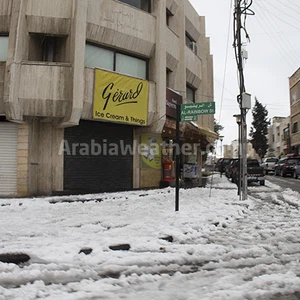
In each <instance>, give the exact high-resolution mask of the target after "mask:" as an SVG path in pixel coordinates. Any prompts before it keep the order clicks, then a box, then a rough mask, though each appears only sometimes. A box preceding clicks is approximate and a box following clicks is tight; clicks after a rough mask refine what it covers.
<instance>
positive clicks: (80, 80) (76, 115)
mask: <svg viewBox="0 0 300 300" xmlns="http://www.w3.org/2000/svg"><path fill="white" fill-rule="evenodd" d="M87 8H88V1H87V0H73V18H72V29H71V35H70V37H69V43H70V47H69V49H70V51H71V53H70V56H71V63H72V67H73V68H72V70H73V82H72V92H71V99H69V102H70V104H69V106H68V108H67V113H66V116H65V118H64V120H63V122H62V123H61V124H60V125H59V127H61V128H64V127H70V126H74V125H78V123H79V120H80V117H81V114H82V109H83V101H84V85H85V83H84V57H85V41H86V22H87Z"/></svg>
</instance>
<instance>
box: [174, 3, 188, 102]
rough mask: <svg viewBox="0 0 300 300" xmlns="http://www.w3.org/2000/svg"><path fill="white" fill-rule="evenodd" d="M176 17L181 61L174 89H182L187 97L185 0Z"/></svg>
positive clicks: (176, 72)
mask: <svg viewBox="0 0 300 300" xmlns="http://www.w3.org/2000/svg"><path fill="white" fill-rule="evenodd" d="M176 19H177V21H178V32H177V34H178V36H179V45H180V49H179V62H178V64H177V68H176V71H175V74H174V75H175V78H174V89H175V90H176V91H180V93H181V95H182V97H183V98H186V92H185V90H186V65H185V51H186V49H185V48H186V47H185V7H184V1H181V3H180V5H179V7H178V9H177V11H176Z"/></svg>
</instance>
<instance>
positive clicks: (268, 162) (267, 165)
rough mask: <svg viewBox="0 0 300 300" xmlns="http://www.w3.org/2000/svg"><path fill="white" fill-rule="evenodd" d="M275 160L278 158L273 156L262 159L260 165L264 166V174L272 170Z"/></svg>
mask: <svg viewBox="0 0 300 300" xmlns="http://www.w3.org/2000/svg"><path fill="white" fill-rule="evenodd" d="M277 162H278V158H275V157H267V158H264V159H263V161H262V163H261V166H262V167H264V170H265V174H266V175H268V173H269V172H274V170H275V164H276V163H277Z"/></svg>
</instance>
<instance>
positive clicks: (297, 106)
mask: <svg viewBox="0 0 300 300" xmlns="http://www.w3.org/2000/svg"><path fill="white" fill-rule="evenodd" d="M289 83H290V106H291V115H290V118H291V123H290V126H289V132H290V146H291V151H290V153H294V154H296V155H300V127H299V126H300V68H299V69H298V70H297V71H296V72H295V73H294V74H293V75H292V76H291V77H290V78H289Z"/></svg>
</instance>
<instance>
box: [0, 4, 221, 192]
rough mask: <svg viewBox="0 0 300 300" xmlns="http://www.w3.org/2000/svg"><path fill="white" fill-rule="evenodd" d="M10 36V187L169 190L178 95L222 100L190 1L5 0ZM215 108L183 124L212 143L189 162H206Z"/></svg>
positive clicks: (4, 112) (4, 130)
mask: <svg viewBox="0 0 300 300" xmlns="http://www.w3.org/2000/svg"><path fill="white" fill-rule="evenodd" d="M0 33H1V34H0V120H1V122H0V162H1V163H0V195H2V196H3V195H13V196H30V195H51V194H57V193H83V192H104V191H118V190H127V189H132V188H147V187H158V186H159V183H160V181H161V180H162V179H163V178H164V176H165V174H164V166H165V165H164V161H163V159H164V156H165V155H166V154H165V153H168V151H169V150H170V149H168V146H165V144H166V145H170V144H172V143H173V140H174V132H175V127H174V126H175V125H174V124H175V119H174V112H175V109H174V108H175V107H176V104H179V103H188V102H210V101H213V61H212V56H211V54H210V42H209V38H207V37H206V35H205V18H204V17H201V16H199V15H198V14H197V12H196V11H195V9H194V8H193V7H192V5H191V4H190V3H189V2H188V1H187V0H157V1H153V0H137V1H132V0H121V1H116V0H51V1H49V0H2V1H1V4H0ZM213 117H214V116H213V115H202V116H199V117H198V120H197V121H196V120H195V121H194V122H187V123H181V127H180V137H181V143H188V144H190V145H194V144H199V145H200V146H199V147H197V148H196V150H195V151H194V153H192V152H191V153H190V154H191V156H189V155H188V154H186V155H183V156H182V160H183V161H184V160H187V161H188V160H189V159H190V160H191V161H194V163H195V164H198V165H199V166H200V165H201V164H202V161H201V159H202V156H201V155H202V153H203V152H204V151H205V150H206V149H207V147H208V146H209V144H210V143H211V144H213V140H214V138H216V134H215V133H214V132H213V124H214V122H213ZM163 142H165V144H164V143H163ZM141 144H143V145H144V148H143V150H142V153H140V152H141V151H139V150H141V149H140V145H141ZM153 145H160V147H159V150H157V151H154V152H153V151H152V150H153V149H152V147H153ZM161 145H162V146H161ZM161 148H165V149H161ZM191 157H193V159H191ZM191 161H190V163H191ZM200 170H201V168H200Z"/></svg>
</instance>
